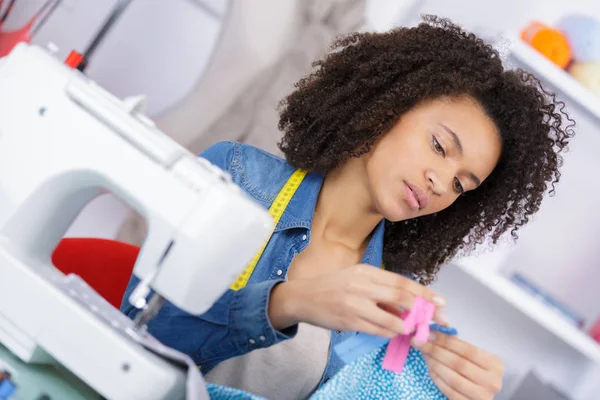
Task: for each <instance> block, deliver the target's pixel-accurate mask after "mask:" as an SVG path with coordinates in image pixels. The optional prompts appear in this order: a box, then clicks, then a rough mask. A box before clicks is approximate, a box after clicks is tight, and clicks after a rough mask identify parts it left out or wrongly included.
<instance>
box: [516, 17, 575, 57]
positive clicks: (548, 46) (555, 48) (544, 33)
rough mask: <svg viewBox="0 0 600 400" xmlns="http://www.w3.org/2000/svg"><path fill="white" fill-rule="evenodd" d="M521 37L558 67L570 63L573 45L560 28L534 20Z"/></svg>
mask: <svg viewBox="0 0 600 400" xmlns="http://www.w3.org/2000/svg"><path fill="white" fill-rule="evenodd" d="M521 38H522V39H523V40H524V41H525V42H527V43H529V44H530V45H531V47H533V48H534V49H536V50H537V51H538V52H540V53H541V54H542V55H544V56H545V57H546V58H547V59H548V60H550V61H552V62H553V63H554V64H556V65H557V66H558V67H560V68H565V67H566V66H567V65H569V62H570V61H571V47H570V45H569V41H568V39H567V37H566V36H565V35H564V34H563V33H562V32H561V31H559V30H558V29H554V28H551V27H549V26H546V25H544V24H542V23H540V22H532V23H531V24H529V25H528V26H527V27H526V28H525V29H524V30H523V31H522V32H521Z"/></svg>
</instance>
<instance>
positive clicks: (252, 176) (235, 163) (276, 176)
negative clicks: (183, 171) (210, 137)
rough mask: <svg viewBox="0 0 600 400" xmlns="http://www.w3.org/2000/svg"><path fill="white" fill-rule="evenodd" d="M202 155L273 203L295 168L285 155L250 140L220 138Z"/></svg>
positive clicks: (255, 196)
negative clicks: (252, 143)
mask: <svg viewBox="0 0 600 400" xmlns="http://www.w3.org/2000/svg"><path fill="white" fill-rule="evenodd" d="M200 157H203V158H206V159H207V160H208V161H210V162H211V163H213V164H214V165H216V166H217V167H219V168H221V169H223V170H225V171H227V172H229V173H230V174H231V177H232V179H233V181H234V182H236V183H237V184H238V185H240V186H241V187H242V188H243V189H244V190H245V191H246V192H248V193H249V194H250V195H252V197H254V198H255V199H257V200H259V201H261V202H264V203H266V204H267V205H268V204H271V202H273V200H274V199H275V197H276V196H277V193H279V190H280V189H281V188H282V187H283V185H284V184H285V182H286V181H287V179H288V178H289V177H290V176H291V175H292V173H293V172H294V168H293V167H292V166H291V165H290V164H289V163H288V162H287V161H286V160H285V159H283V158H281V157H279V156H277V155H275V154H271V153H269V152H267V151H265V150H262V149H260V148H258V147H256V146H252V145H250V144H246V143H241V142H235V141H227V142H219V143H215V144H214V145H212V146H210V147H208V148H207V149H206V150H204V151H203V152H202V153H201V154H200Z"/></svg>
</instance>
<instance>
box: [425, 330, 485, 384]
mask: <svg viewBox="0 0 600 400" xmlns="http://www.w3.org/2000/svg"><path fill="white" fill-rule="evenodd" d="M419 350H421V352H422V353H423V354H425V355H427V356H429V357H430V358H432V359H434V360H436V361H439V362H440V363H442V364H443V365H445V366H446V367H448V368H450V369H451V370H453V371H456V372H457V373H459V374H460V375H462V376H464V377H465V378H467V379H468V380H470V381H472V382H475V383H476V384H479V385H482V386H485V385H487V384H488V382H489V380H490V377H489V375H490V374H489V373H488V372H487V371H486V370H484V369H483V368H481V367H479V366H478V365H476V364H473V363H472V362H470V361H469V360H467V359H465V358H463V357H462V356H460V355H458V354H456V353H453V352H451V351H450V350H448V349H446V348H444V347H442V346H439V345H437V342H435V340H433V341H429V342H427V343H425V344H423V345H422V346H420V347H419Z"/></svg>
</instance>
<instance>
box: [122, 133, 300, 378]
mask: <svg viewBox="0 0 600 400" xmlns="http://www.w3.org/2000/svg"><path fill="white" fill-rule="evenodd" d="M234 152H235V143H233V142H221V143H217V144H216V145H213V146H211V147H209V148H207V149H206V150H205V151H204V152H202V153H201V154H200V157H203V158H206V159H207V160H208V161H210V162H211V163H212V164H214V165H215V166H217V167H219V168H221V169H223V170H225V171H229V172H231V171H230V168H231V165H232V163H233V158H234ZM283 281H284V280H283V279H272V280H266V281H262V282H257V283H253V284H248V285H246V286H245V287H244V288H242V289H240V290H238V291H233V290H230V289H228V290H227V291H226V292H225V293H224V294H223V295H222V296H221V297H220V298H219V299H218V300H217V301H216V302H215V303H214V304H213V306H212V307H211V308H210V309H209V310H208V311H207V312H206V313H204V314H202V315H200V316H195V315H191V314H188V313H186V312H185V311H183V310H181V309H179V308H177V307H176V306H175V305H173V304H172V303H170V302H166V303H165V304H164V305H163V307H162V308H161V309H160V311H159V313H158V314H157V315H156V316H155V317H154V318H153V319H152V320H151V321H150V323H149V324H148V331H149V332H150V334H152V335H153V336H154V337H156V338H157V339H158V340H160V341H161V342H162V343H163V344H165V345H167V346H169V347H172V348H174V349H176V350H179V351H182V352H184V353H186V354H188V355H189V356H190V357H192V359H193V360H194V361H195V362H196V363H197V364H198V365H200V366H201V370H202V372H203V373H207V372H208V371H210V369H212V368H213V367H214V366H215V365H217V364H218V363H219V362H221V361H223V360H226V359H229V358H232V357H235V356H239V355H242V354H245V353H247V352H249V351H252V350H254V349H258V348H264V347H269V346H272V345H274V344H277V343H279V342H281V341H284V340H287V339H290V338H292V337H294V336H295V335H296V333H297V329H298V327H297V325H295V326H293V327H290V328H288V329H286V330H284V331H278V330H276V329H275V328H274V327H273V325H272V324H271V322H270V320H269V317H268V310H269V300H270V296H271V293H272V290H273V288H274V287H275V286H276V285H277V284H279V283H281V282H283ZM137 283H139V279H138V278H137V277H135V276H132V277H131V280H130V282H129V285H128V286H127V289H126V291H125V295H124V297H123V302H122V305H121V311H122V312H123V313H125V314H126V315H127V316H128V317H130V318H135V315H136V314H137V312H138V310H137V309H136V308H134V307H133V306H132V305H130V304H129V302H128V301H127V298H128V297H129V294H130V293H131V292H132V291H133V289H134V288H135V286H136V285H137ZM198 290H202V288H201V287H200V288H198Z"/></svg>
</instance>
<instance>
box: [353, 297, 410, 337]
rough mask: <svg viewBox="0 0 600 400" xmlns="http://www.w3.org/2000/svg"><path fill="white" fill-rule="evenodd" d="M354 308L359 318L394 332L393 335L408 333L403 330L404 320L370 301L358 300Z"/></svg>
mask: <svg viewBox="0 0 600 400" xmlns="http://www.w3.org/2000/svg"><path fill="white" fill-rule="evenodd" d="M355 309H356V312H357V316H358V317H359V318H361V319H363V320H365V321H368V322H369V323H371V324H374V325H377V326H378V327H379V328H381V329H385V330H388V331H391V332H394V336H396V335H398V334H406V333H408V332H405V331H404V321H402V319H401V318H400V317H399V316H398V315H396V314H393V313H390V312H388V311H386V310H384V309H382V308H381V307H379V306H378V305H377V304H376V303H374V302H372V301H360V300H359V301H358V302H357V304H356V307H355ZM392 337H393V336H392Z"/></svg>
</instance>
